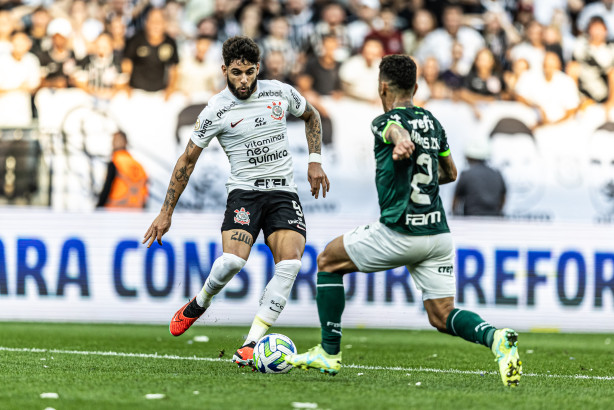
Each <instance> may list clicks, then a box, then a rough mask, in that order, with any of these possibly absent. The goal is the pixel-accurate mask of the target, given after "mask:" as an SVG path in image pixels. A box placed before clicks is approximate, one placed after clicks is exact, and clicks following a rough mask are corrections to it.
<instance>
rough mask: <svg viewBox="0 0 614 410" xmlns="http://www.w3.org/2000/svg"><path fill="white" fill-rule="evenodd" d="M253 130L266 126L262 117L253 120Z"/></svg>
mask: <svg viewBox="0 0 614 410" xmlns="http://www.w3.org/2000/svg"><path fill="white" fill-rule="evenodd" d="M254 123H255V124H256V125H255V128H258V127H262V126H263V125H266V121H265V120H264V117H258V118H256V119H255V120H254Z"/></svg>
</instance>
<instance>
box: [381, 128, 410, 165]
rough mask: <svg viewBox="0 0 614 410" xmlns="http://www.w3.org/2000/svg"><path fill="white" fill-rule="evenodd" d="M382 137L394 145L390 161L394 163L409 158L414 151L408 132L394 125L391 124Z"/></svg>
mask: <svg viewBox="0 0 614 410" xmlns="http://www.w3.org/2000/svg"><path fill="white" fill-rule="evenodd" d="M382 137H383V138H384V140H385V141H388V142H391V143H392V144H394V148H393V150H392V159H393V160H395V161H397V160H401V159H407V158H409V157H411V154H413V152H414V149H416V147H415V145H414V143H413V142H412V141H411V138H410V137H409V132H407V130H406V129H405V128H403V127H401V126H400V125H397V124H396V123H393V124H391V125H390V126H389V127H387V128H386V134H385V135H382Z"/></svg>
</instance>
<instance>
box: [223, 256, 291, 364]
mask: <svg viewBox="0 0 614 410" xmlns="http://www.w3.org/2000/svg"><path fill="white" fill-rule="evenodd" d="M299 270H301V261H300V260H298V259H287V260H282V261H280V262H278V263H277V264H276V265H275V273H274V274H273V277H272V278H271V280H270V281H269V283H267V285H266V287H265V288H264V291H263V292H262V297H261V298H260V307H259V308H258V311H257V312H256V316H255V318H254V321H253V322H252V327H251V328H250V330H249V333H248V335H247V338H246V339H245V342H244V343H243V346H241V348H239V349H238V350H237V351H236V352H235V354H234V355H233V357H232V361H233V362H235V363H236V364H238V365H239V366H241V367H243V366H252V367H254V346H256V342H257V341H258V340H260V339H261V338H262V337H263V336H264V335H265V333H266V332H267V331H268V330H269V328H270V327H271V326H272V325H273V324H274V323H275V322H276V321H277V318H278V317H279V315H280V314H281V312H282V311H283V310H284V308H285V307H286V303H287V302H288V297H289V296H290V291H291V290H292V285H293V284H294V279H296V275H297V274H298V272H299Z"/></svg>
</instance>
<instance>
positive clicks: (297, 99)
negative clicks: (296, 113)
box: [290, 90, 301, 110]
mask: <svg viewBox="0 0 614 410" xmlns="http://www.w3.org/2000/svg"><path fill="white" fill-rule="evenodd" d="M290 94H292V99H293V100H294V105H295V107H294V108H296V109H297V110H298V109H299V107H300V106H301V99H300V98H299V97H298V95H296V93H295V92H294V91H293V90H290Z"/></svg>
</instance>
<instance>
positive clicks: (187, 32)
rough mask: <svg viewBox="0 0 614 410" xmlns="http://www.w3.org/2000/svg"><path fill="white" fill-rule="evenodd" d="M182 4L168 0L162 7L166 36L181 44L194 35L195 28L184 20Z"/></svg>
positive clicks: (175, 0)
mask: <svg viewBox="0 0 614 410" xmlns="http://www.w3.org/2000/svg"><path fill="white" fill-rule="evenodd" d="M184 4H185V3H184V2H179V1H177V0H168V1H167V2H166V4H165V5H164V18H165V20H166V34H168V35H169V36H170V37H171V38H173V39H174V40H175V41H177V42H179V43H182V42H184V41H185V40H186V39H187V38H188V37H190V36H192V35H194V33H195V32H196V27H195V26H194V24H192V23H190V22H189V21H188V20H187V19H186V18H185V10H184Z"/></svg>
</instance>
